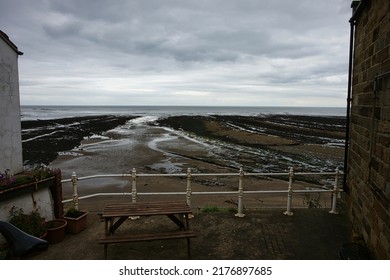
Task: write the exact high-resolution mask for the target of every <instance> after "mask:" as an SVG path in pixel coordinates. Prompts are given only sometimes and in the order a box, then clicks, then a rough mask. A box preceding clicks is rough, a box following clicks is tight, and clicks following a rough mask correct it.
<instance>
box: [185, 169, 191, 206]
mask: <svg viewBox="0 0 390 280" xmlns="http://www.w3.org/2000/svg"><path fill="white" fill-rule="evenodd" d="M191 182H192V174H191V168H187V192H186V201H187V204H188V206H190V207H191V194H192V190H191Z"/></svg>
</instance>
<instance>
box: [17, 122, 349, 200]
mask: <svg viewBox="0 0 390 280" xmlns="http://www.w3.org/2000/svg"><path fill="white" fill-rule="evenodd" d="M22 127H23V139H24V142H23V148H24V156H25V157H24V160H25V162H26V163H28V164H32V163H45V164H49V166H51V167H53V168H59V169H60V170H61V171H62V176H63V178H65V179H68V178H70V177H71V175H72V173H73V172H76V173H77V175H78V176H79V177H80V176H90V175H96V174H124V173H126V174H129V173H131V172H132V170H133V168H135V169H136V170H137V172H138V173H158V174H165V173H182V174H183V173H184V174H185V173H186V172H187V169H188V168H190V169H191V170H192V172H193V173H227V172H228V173H232V172H233V173H237V174H238V171H239V168H241V167H242V168H243V169H244V171H245V172H254V173H259V172H260V173H264V172H269V173H271V172H273V173H281V172H283V173H287V172H288V170H289V168H290V167H293V168H294V170H295V171H296V172H323V171H326V172H333V171H335V169H336V168H337V167H342V164H343V155H344V146H343V143H344V142H343V141H344V130H345V119H344V118H339V117H312V116H293V115H291V116H290V115H274V116H256V117H243V116H172V117H169V118H165V119H156V118H144V117H135V116H127V117H123V116H121V117H117V116H95V117H83V118H68V119H58V120H48V121H34V122H32V121H29V122H22ZM96 134H97V135H99V136H97V137H94V135H96ZM287 179H288V177H287V176H279V177H272V178H271V177H264V176H263V177H248V178H246V179H245V189H246V190H258V189H259V188H261V189H265V190H267V189H272V190H286V189H287V181H286V180H287ZM237 180H238V177H236V176H233V177H216V176H212V177H194V179H193V183H192V186H193V191H210V190H213V189H215V190H217V189H218V190H220V191H231V190H236V189H237V187H238V183H237ZM280 180H281V181H280ZM333 181H334V178H333V179H332V178H327V179H326V178H325V179H324V178H322V177H320V176H319V177H310V178H309V177H305V178H299V177H298V176H296V177H295V179H294V187H295V188H306V187H313V184H315V185H317V186H321V187H323V186H327V185H328V186H327V187H329V188H331V187H332V183H333ZM78 184H79V187H80V188H79V195H87V194H91V193H95V192H96V191H99V192H100V191H108V192H131V180H129V179H128V178H127V179H125V178H105V179H99V180H87V181H79V183H78ZM137 185H138V187H139V191H140V192H159V191H177V192H183V191H184V190H185V185H186V182H185V176H184V178H181V177H158V178H153V177H142V178H139V179H138V181H137ZM71 192H72V188H71V185H70V184H65V185H64V186H63V194H64V196H65V198H66V197H71ZM148 197H150V196H148ZM271 197H272V196H271V195H267V196H266V198H265V197H264V195H263V196H261V195H259V196H251V199H250V200H249V198H248V199H246V206H247V207H267V206H268V202H269V201H272V206H269V207H275V205H277V207H284V206H285V203H286V202H285V197H284V196H280V195H276V196H275V197H274V198H271ZM145 199H146V198H145ZM236 199H237V198H236V197H235V196H233V197H232V196H228V195H227V196H220V197H218V196H216V195H215V196H213V199H212V200H210V197H205V198H203V197H202V198H201V197H200V196H198V197H196V198H195V200H194V202H193V206H196V205H203V206H204V205H208V204H210V203H211V202H212V204H213V205H220V206H221V205H224V206H227V207H230V206H232V205H235V203H236ZM304 199H305V198H302V199H299V201H298V202H296V203H298V205H300V206H302V205H304V204H305V202H304ZM326 199H327V202H324V203H323V204H322V205H327V206H329V205H330V200H329V197H326ZM229 205H230V206H229Z"/></svg>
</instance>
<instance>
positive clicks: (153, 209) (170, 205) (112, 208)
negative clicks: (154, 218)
mask: <svg viewBox="0 0 390 280" xmlns="http://www.w3.org/2000/svg"><path fill="white" fill-rule="evenodd" d="M188 213H191V208H190V207H189V206H188V204H186V203H185V202H142V203H140V202H136V203H115V204H108V205H106V207H105V208H104V210H103V213H102V217H104V218H105V217H125V216H151V215H168V214H188Z"/></svg>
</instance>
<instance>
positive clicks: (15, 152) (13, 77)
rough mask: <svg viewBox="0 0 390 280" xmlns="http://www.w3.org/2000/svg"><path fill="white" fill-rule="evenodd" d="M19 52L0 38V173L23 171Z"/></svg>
mask: <svg viewBox="0 0 390 280" xmlns="http://www.w3.org/2000/svg"><path fill="white" fill-rule="evenodd" d="M18 75H19V74H18V53H17V52H15V50H14V49H12V48H11V47H10V46H9V44H7V43H6V42H5V41H4V40H3V38H0V172H2V173H3V172H4V170H6V169H10V171H11V173H12V174H15V173H19V172H21V171H22V170H23V158H22V140H21V122H20V100H19V76H18Z"/></svg>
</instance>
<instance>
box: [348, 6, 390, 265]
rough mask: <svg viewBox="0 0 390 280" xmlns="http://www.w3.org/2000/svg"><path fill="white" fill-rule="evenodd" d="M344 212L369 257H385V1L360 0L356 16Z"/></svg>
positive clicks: (389, 166) (388, 42) (388, 92)
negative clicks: (348, 191)
mask: <svg viewBox="0 0 390 280" xmlns="http://www.w3.org/2000/svg"><path fill="white" fill-rule="evenodd" d="M353 19H354V20H355V22H356V24H355V42H354V60H353V77H352V102H351V122H350V142H349V153H348V154H349V157H348V177H347V178H348V187H349V190H350V195H349V214H350V218H351V222H352V225H353V232H354V234H355V235H356V236H359V237H363V238H364V241H365V243H366V245H367V246H368V248H369V249H370V251H371V252H372V254H373V256H374V258H377V259H390V227H389V225H390V75H385V76H382V77H380V78H377V79H376V78H375V77H378V75H380V74H383V73H386V72H389V71H390V1H389V0H375V1H368V0H367V1H365V0H363V1H361V5H360V7H359V8H358V10H357V12H356V13H355V17H353Z"/></svg>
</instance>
